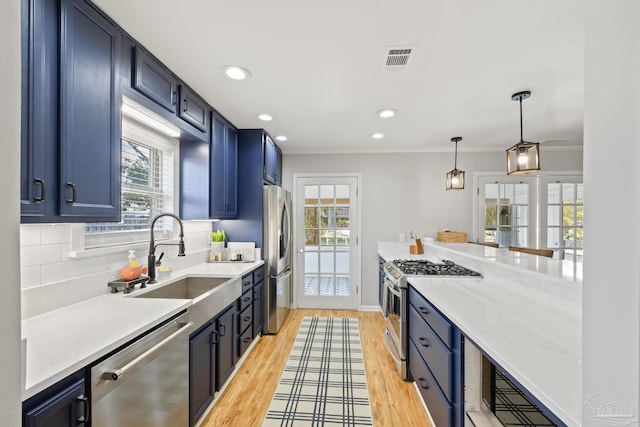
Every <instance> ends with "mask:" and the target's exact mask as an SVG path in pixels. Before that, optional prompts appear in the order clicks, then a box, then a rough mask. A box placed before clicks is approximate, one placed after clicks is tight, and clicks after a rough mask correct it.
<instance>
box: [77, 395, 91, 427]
mask: <svg viewBox="0 0 640 427" xmlns="http://www.w3.org/2000/svg"><path fill="white" fill-rule="evenodd" d="M76 402H80V403H82V406H83V407H84V415H82V416H81V417H80V418H78V419H77V420H76V421H77V422H78V424H80V423H87V422H89V418H90V415H91V405H90V404H89V398H88V397H87V396H85V395H84V394H81V395H80V396H78V397H76Z"/></svg>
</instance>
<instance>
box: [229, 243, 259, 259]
mask: <svg viewBox="0 0 640 427" xmlns="http://www.w3.org/2000/svg"><path fill="white" fill-rule="evenodd" d="M255 249H256V244H255V242H227V252H228V254H227V259H231V255H232V254H242V260H243V261H254V260H255V253H256V251H255Z"/></svg>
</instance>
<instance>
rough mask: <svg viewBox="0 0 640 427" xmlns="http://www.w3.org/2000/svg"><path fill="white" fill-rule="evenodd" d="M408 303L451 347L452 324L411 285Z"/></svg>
mask: <svg viewBox="0 0 640 427" xmlns="http://www.w3.org/2000/svg"><path fill="white" fill-rule="evenodd" d="M409 303H411V305H413V306H414V307H415V309H416V310H417V311H418V313H419V314H420V316H421V317H422V318H423V319H424V320H425V321H426V322H427V323H428V324H429V326H431V329H433V330H434V331H435V332H436V334H438V336H439V337H440V339H441V340H442V342H444V344H445V345H446V346H447V347H449V348H451V345H452V343H453V337H452V335H453V326H452V325H451V323H449V321H448V320H447V319H446V318H445V317H444V316H442V315H441V314H440V313H439V312H438V311H437V310H436V309H435V307H434V306H432V305H431V304H430V303H429V302H427V300H426V299H425V298H424V297H423V296H422V295H420V293H419V292H418V291H416V290H415V289H414V288H413V287H411V286H410V287H409Z"/></svg>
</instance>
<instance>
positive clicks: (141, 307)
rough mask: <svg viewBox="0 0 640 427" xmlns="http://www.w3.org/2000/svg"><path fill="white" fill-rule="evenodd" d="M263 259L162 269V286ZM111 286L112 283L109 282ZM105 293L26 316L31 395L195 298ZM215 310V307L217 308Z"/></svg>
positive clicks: (226, 273)
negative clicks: (33, 315) (140, 296)
mask: <svg viewBox="0 0 640 427" xmlns="http://www.w3.org/2000/svg"><path fill="white" fill-rule="evenodd" d="M263 263H264V262H263V261H257V262H237V263H235V262H234V263H203V264H199V265H196V266H193V267H190V268H185V269H183V270H179V271H175V272H172V273H170V274H168V275H160V276H159V277H158V283H157V284H153V285H148V286H147V290H151V289H157V288H158V287H161V286H163V285H167V284H169V283H172V282H175V281H177V280H180V279H182V278H185V277H229V278H233V277H240V276H242V275H244V274H246V273H248V272H250V271H252V270H254V269H255V268H256V267H258V266H260V265H262V264H263ZM105 288H106V284H105ZM143 291H144V290H140V289H138V288H136V290H135V291H134V292H132V293H130V294H127V295H125V294H123V293H122V292H119V293H116V294H105V295H102V296H99V297H96V298H92V299H89V300H86V301H82V302H80V303H76V304H73V305H69V306H66V307H63V308H61V309H58V310H54V311H50V312H47V313H44V314H41V315H39V316H35V317H31V318H28V319H24V320H23V321H22V338H23V341H24V340H25V339H26V355H25V358H24V360H25V362H24V364H23V370H24V372H23V376H24V382H25V384H24V387H23V391H22V400H26V399H28V398H29V397H31V396H33V395H35V394H36V393H38V392H40V391H42V390H44V389H45V388H47V387H49V386H51V385H53V384H55V383H56V382H58V381H59V380H61V379H63V378H65V377H67V376H68V375H70V374H72V373H74V372H76V371H78V370H79V369H82V368H84V367H86V366H88V365H89V364H91V363H92V362H93V361H95V360H96V359H98V358H100V357H102V356H104V355H106V354H108V353H109V352H111V351H113V350H115V349H116V348H118V347H119V346H121V345H123V344H125V343H126V342H128V341H130V340H131V339H133V338H135V337H137V336H139V335H141V334H142V333H144V332H146V331H147V330H149V329H150V328H152V327H154V326H156V325H158V324H160V323H162V322H163V321H165V320H167V319H169V318H170V317H172V316H173V315H175V314H177V313H180V312H181V311H183V310H185V309H188V308H189V306H190V305H191V304H192V300H189V299H160V298H158V299H155V298H153V299H152V298H133V296H135V295H136V294H139V293H141V292H143ZM213 314H215V313H213Z"/></svg>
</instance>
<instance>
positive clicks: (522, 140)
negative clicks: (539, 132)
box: [520, 95, 524, 142]
mask: <svg viewBox="0 0 640 427" xmlns="http://www.w3.org/2000/svg"><path fill="white" fill-rule="evenodd" d="M522 135H523V133H522V95H520V142H524V138H523V137H522Z"/></svg>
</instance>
